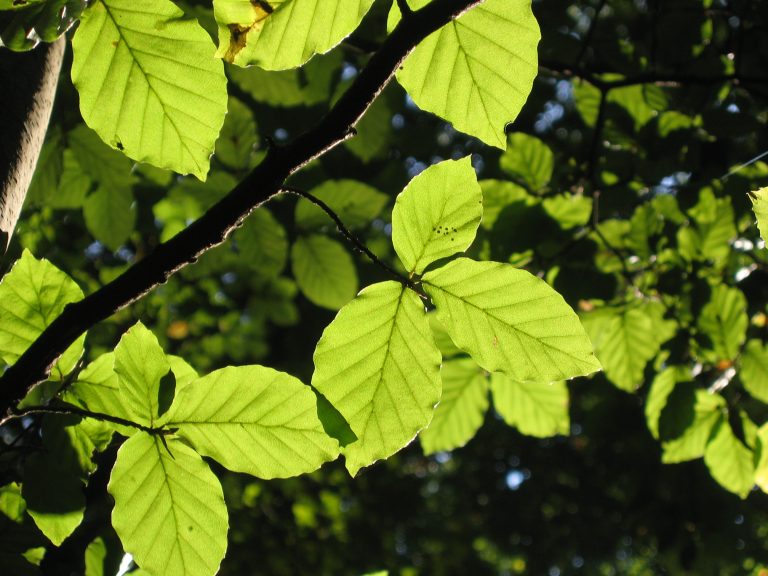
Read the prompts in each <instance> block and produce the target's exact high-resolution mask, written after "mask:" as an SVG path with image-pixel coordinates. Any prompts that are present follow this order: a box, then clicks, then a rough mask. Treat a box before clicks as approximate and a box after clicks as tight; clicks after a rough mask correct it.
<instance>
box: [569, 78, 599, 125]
mask: <svg viewBox="0 0 768 576" xmlns="http://www.w3.org/2000/svg"><path fill="white" fill-rule="evenodd" d="M600 98H601V93H600V90H599V89H598V88H597V87H595V86H593V85H592V84H590V83H589V82H587V81H586V80H581V79H576V80H574V81H573V100H574V103H575V104H576V110H578V112H579V114H580V115H581V118H582V119H583V120H584V123H585V124H586V125H587V126H589V127H592V126H594V125H595V124H596V123H597V116H598V113H599V111H600Z"/></svg>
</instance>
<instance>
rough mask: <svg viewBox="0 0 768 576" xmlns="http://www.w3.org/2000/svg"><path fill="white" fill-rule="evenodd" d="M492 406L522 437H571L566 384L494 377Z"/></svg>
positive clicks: (497, 374)
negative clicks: (569, 435)
mask: <svg viewBox="0 0 768 576" xmlns="http://www.w3.org/2000/svg"><path fill="white" fill-rule="evenodd" d="M491 392H492V393H493V406H494V408H496V411H497V412H498V413H499V414H501V417H502V418H504V422H506V423H507V424H509V425H510V426H514V427H515V428H517V429H518V430H519V431H520V432H521V433H522V434H526V435H528V436H536V437H538V438H547V437H549V436H556V435H558V434H563V435H566V436H567V435H568V433H569V432H570V429H571V421H570V418H569V416H568V387H567V386H566V384H565V382H552V383H549V384H545V383H542V382H519V381H517V380H512V379H511V378H509V377H507V376H505V375H504V374H500V373H495V374H493V375H491Z"/></svg>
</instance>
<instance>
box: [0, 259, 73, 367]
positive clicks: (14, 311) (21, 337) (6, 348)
mask: <svg viewBox="0 0 768 576" xmlns="http://www.w3.org/2000/svg"><path fill="white" fill-rule="evenodd" d="M82 298H83V291H82V290H80V287H79V286H78V285H77V284H76V283H75V281H74V280H72V279H71V278H70V277H69V276H67V275H66V274H65V273H64V272H62V271H61V270H59V269H58V268H56V267H55V266H54V265H53V264H51V263H50V262H49V261H48V260H45V259H42V260H37V259H36V258H35V257H34V256H32V253H31V252H29V251H28V250H24V252H23V253H22V255H21V258H19V259H18V260H17V261H16V263H15V264H14V265H13V268H12V269H11V271H10V272H8V274H6V275H5V276H4V277H3V279H2V282H0V357H2V359H3V361H5V362H6V363H7V364H9V365H11V364H13V363H14V362H16V360H18V358H19V356H21V355H22V354H23V353H24V352H25V351H26V350H27V348H29V347H30V346H31V345H32V343H33V342H34V341H35V340H37V337H38V336H40V334H42V332H43V330H44V329H45V328H46V327H47V326H48V325H49V324H51V322H53V321H54V320H55V319H56V317H57V316H58V315H59V314H61V313H62V311H63V310H64V307H65V306H66V305H67V304H69V303H70V302H76V301H78V300H81V299H82ZM84 340H85V335H83V336H81V337H80V338H78V339H77V340H76V341H75V342H74V343H73V344H72V345H71V346H70V347H69V348H67V350H66V352H64V354H63V355H62V356H61V358H59V360H58V362H57V363H56V365H55V366H54V368H53V371H52V372H51V377H53V378H56V379H58V380H61V379H63V378H64V376H65V375H66V374H68V373H69V372H71V371H72V369H73V368H74V367H75V364H77V361H78V360H79V358H80V356H81V355H82V353H83V342H84Z"/></svg>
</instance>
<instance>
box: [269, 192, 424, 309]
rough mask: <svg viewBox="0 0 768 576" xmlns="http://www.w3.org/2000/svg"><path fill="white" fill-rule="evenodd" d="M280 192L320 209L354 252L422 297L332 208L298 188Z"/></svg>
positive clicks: (409, 280)
mask: <svg viewBox="0 0 768 576" xmlns="http://www.w3.org/2000/svg"><path fill="white" fill-rule="evenodd" d="M282 190H283V191H284V192H288V193H290V194H295V195H296V196H300V197H302V198H305V199H306V200H308V201H310V202H312V204H314V205H315V206H317V207H318V208H320V209H321V210H322V211H323V212H325V213H326V214H327V215H328V217H329V218H330V219H331V220H333V222H334V224H336V228H338V230H339V233H340V234H341V235H342V236H344V238H345V239H346V240H347V242H349V243H350V244H352V246H354V248H355V249H356V250H359V251H360V252H362V253H363V254H365V255H366V256H367V257H368V259H369V260H370V261H371V262H373V263H374V264H376V266H378V267H379V268H381V269H382V270H384V271H385V272H386V273H387V274H389V275H390V276H392V277H394V278H395V279H396V280H397V281H398V282H400V283H401V284H402V285H403V286H406V287H408V288H410V289H411V290H413V291H414V292H416V293H417V294H419V295H420V296H423V292H422V291H421V290H420V289H419V287H418V286H417V285H416V284H415V283H414V282H413V280H411V279H410V278H408V277H407V276H405V275H404V274H401V273H400V272H398V271H397V270H395V269H394V268H392V267H391V266H390V265H389V264H387V263H386V262H384V261H383V260H381V258H379V257H378V256H376V254H374V253H373V252H371V250H370V249H369V248H368V247H367V246H366V245H365V244H364V243H363V242H362V240H360V239H359V238H358V237H357V236H355V234H354V233H353V232H352V231H351V230H350V229H349V228H347V227H346V225H345V224H344V222H342V220H341V218H340V217H339V215H338V214H336V212H334V210H333V208H331V207H330V206H328V204H326V203H325V202H323V201H322V200H320V198H318V197H317V196H313V195H312V194H310V193H309V192H306V191H304V190H300V189H299V188H294V187H292V186H283V187H282Z"/></svg>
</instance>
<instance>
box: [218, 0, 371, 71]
mask: <svg viewBox="0 0 768 576" xmlns="http://www.w3.org/2000/svg"><path fill="white" fill-rule="evenodd" d="M372 4H373V0H329V1H324V2H321V1H320V0H266V1H264V2H242V1H238V0H214V3H213V11H214V16H215V17H216V22H217V23H218V25H219V50H218V52H217V53H216V55H217V56H218V57H220V58H224V59H225V60H226V61H227V62H232V63H234V64H237V65H238V66H251V65H253V64H255V65H257V66H259V67H261V68H265V69H267V70H285V69H286V68H295V67H297V66H301V65H302V64H304V63H305V62H306V61H307V60H309V59H310V58H311V57H312V56H313V55H315V54H323V53H325V52H328V51H329V50H330V49H331V48H333V47H334V46H336V45H337V44H338V43H339V42H341V41H342V40H343V39H344V38H346V37H347V36H348V35H349V34H351V33H352V31H353V30H354V29H355V28H357V25H358V24H360V21H361V20H362V19H363V16H365V14H366V12H368V9H369V8H370V7H371V5H372Z"/></svg>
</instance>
